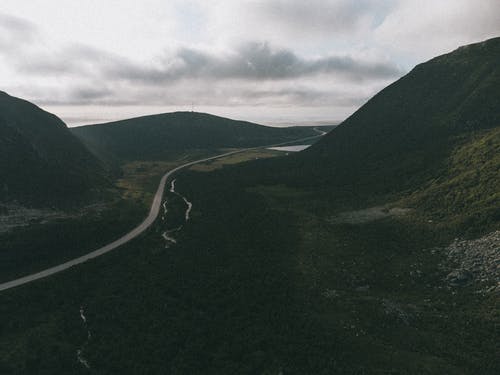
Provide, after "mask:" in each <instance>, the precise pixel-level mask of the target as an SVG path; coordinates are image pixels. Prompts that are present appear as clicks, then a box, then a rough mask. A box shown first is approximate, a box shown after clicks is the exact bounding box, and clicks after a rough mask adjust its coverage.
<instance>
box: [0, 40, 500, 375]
mask: <svg viewBox="0 0 500 375" xmlns="http://www.w3.org/2000/svg"><path fill="white" fill-rule="evenodd" d="M499 46H500V39H494V40H490V41H487V42H485V43H483V44H479V45H472V46H469V47H467V48H462V49H459V50H457V51H455V52H453V53H451V54H449V55H445V56H441V57H438V58H436V59H433V60H431V61H430V62H428V63H426V64H423V65H421V66H419V67H417V68H415V70H414V71H412V72H411V73H410V74H409V75H408V76H406V77H403V78H402V79H401V80H400V81H398V82H397V83H395V84H393V85H391V86H390V87H388V88H387V89H385V90H383V91H382V92H381V93H380V94H378V95H376V96H375V97H374V98H373V99H372V100H371V101H370V102H368V103H367V104H366V105H365V106H364V107H363V108H362V109H360V111H358V112H357V113H356V114H354V115H353V116H352V117H351V118H350V119H348V120H347V121H346V122H345V123H344V124H342V125H340V126H339V127H338V128H336V129H335V130H333V131H332V132H331V134H330V135H328V136H326V137H325V139H323V140H321V141H320V142H319V143H318V144H317V145H315V146H313V147H311V149H310V151H309V150H308V151H305V152H303V153H300V154H299V155H295V156H291V157H272V158H269V159H261V158H260V157H263V156H273V155H274V153H271V154H269V153H267V151H265V152H262V153H259V154H258V155H260V156H259V159H258V160H255V157H256V156H255V155H256V154H255V152H250V153H246V154H243V155H238V156H236V155H234V156H233V157H231V158H228V160H226V161H218V162H214V163H207V164H206V165H203V166H198V167H196V168H192V169H190V170H187V171H183V172H181V173H180V174H179V175H178V176H177V182H176V186H177V188H176V189H177V191H178V192H180V193H181V194H183V195H185V196H186V197H188V199H189V200H190V201H191V202H193V204H194V206H193V211H192V213H191V220H189V221H188V222H184V220H183V218H182V214H183V213H184V210H185V208H186V207H185V204H184V203H183V200H182V199H179V197H175V196H173V195H172V194H170V195H169V198H170V199H169V205H168V210H167V215H166V222H165V221H163V220H158V221H157V222H156V223H155V224H154V226H153V227H152V228H150V229H149V230H148V232H147V233H145V234H144V235H142V236H140V237H138V238H136V239H135V240H134V241H132V242H131V243H129V244H127V245H125V246H123V247H122V248H120V249H119V250H118V251H115V252H112V253H110V254H108V255H106V256H104V257H101V258H97V259H95V260H94V261H92V262H88V263H86V264H83V265H82V266H81V267H78V268H75V269H74V270H71V271H68V272H63V273H60V274H57V275H54V276H53V277H50V278H47V279H43V280H40V281H38V282H36V283H33V284H32V285H27V286H24V287H20V288H16V289H11V290H7V291H5V292H3V293H2V294H0V322H2V323H1V325H0V333H1V334H0V372H1V373H5V374H33V373H37V374H67V373H81V374H86V373H97V374H116V373H119V374H144V373H151V374H157V373H170V374H234V373H238V374H255V373H260V374H279V373H283V374H332V373H333V374H335V373H339V374H380V373H390V374H443V373H444V374H471V375H472V374H485V375H489V374H498V373H499V372H500V365H499V363H498V360H497V358H498V331H497V328H498V325H499V324H500V314H499V313H498V311H500V309H499V308H500V306H499V305H498V302H499V301H498V298H497V296H496V295H494V294H492V293H489V292H485V291H484V290H481V289H479V288H477V285H476V284H474V283H469V284H464V285H462V286H452V285H451V284H450V283H449V282H448V281H447V279H446V277H447V274H448V271H449V270H448V267H449V264H448V263H447V262H448V259H447V254H446V251H445V249H444V247H445V246H446V245H448V244H449V243H450V242H451V241H452V240H453V239H454V238H455V237H459V236H460V237H461V236H464V235H467V236H477V235H480V234H482V233H485V232H488V231H491V230H494V229H498V228H499V224H498V203H499V202H498V186H500V181H499V173H498V172H499V166H500V160H499V158H498V155H499V153H498V151H499V149H500V142H499V138H500V137H499V128H498V126H499V122H498V117H499V112H498V109H499V108H500V106H499V105H498V100H499V99H498V98H499V97H500V96H499V95H496V94H498V87H500V86H499V85H498V83H499V81H498V78H499V70H498V64H497V62H498V51H499ZM417 109H418V110H417ZM187 115H188V114H183V115H179V116H187ZM193 116H194V115H193ZM110 128H111V127H110ZM120 147H121V146H120ZM158 150H159V149H158ZM135 152H137V153H136V154H135V155H136V156H137V155H140V152H141V151H140V150H137V151H135ZM143 156H144V157H146V156H145V155H141V156H140V157H138V159H140V158H141V157H143ZM157 156H158V157H160V153H158V154H156V155H155V157H157ZM120 157H121V156H120ZM147 157H151V155H149V156H147ZM161 165H163V164H162V163H160V162H151V161H148V162H144V160H142V161H141V160H140V161H131V162H130V163H128V164H126V166H125V168H124V171H125V173H126V174H129V173H130V174H131V175H133V176H134V178H129V179H127V183H122V185H121V186H122V187H123V188H124V189H125V190H124V194H130V195H129V196H130V197H133V199H135V200H137V202H142V203H141V204H142V205H143V203H144V202H145V201H146V200H147V193H144V192H141V189H144V187H147V186H150V184H152V183H153V178H152V176H149V175H148V173H146V172H145V168H146V169H147V168H152V169H151V170H153V171H154V170H157V169H159V167H160V166H161ZM141 186H143V188H141ZM374 206H375V207H374ZM373 212H375V213H376V214H371V213H373ZM379 213H382V214H379ZM353 218H354V219H355V220H353ZM178 225H183V227H182V229H181V230H180V231H178V232H176V234H175V235H176V240H177V243H176V244H175V245H171V246H169V247H166V246H165V240H164V238H163V237H162V233H163V232H164V231H165V230H166V229H172V228H175V227H177V226H178ZM81 308H83V310H84V311H85V316H86V318H87V327H88V329H89V330H90V331H91V337H90V339H88V335H87V331H86V328H85V327H84V326H83V324H82V321H81V317H80V309H81ZM87 339H88V340H89V341H88V343H87V344H86V345H85V349H84V351H83V355H84V356H85V358H86V359H87V360H88V362H89V364H90V369H87V368H85V366H83V365H82V364H81V363H79V362H78V360H77V355H76V353H77V350H79V349H81V348H82V344H83V343H84V342H86V340H87Z"/></svg>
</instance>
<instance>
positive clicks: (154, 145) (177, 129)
mask: <svg viewBox="0 0 500 375" xmlns="http://www.w3.org/2000/svg"><path fill="white" fill-rule="evenodd" d="M71 131H72V132H73V134H75V135H76V136H77V137H79V138H80V139H81V140H82V141H83V142H84V143H85V144H86V145H87V146H88V147H89V148H90V149H92V150H94V151H95V152H96V153H98V154H99V155H100V156H101V158H102V159H107V160H109V159H110V158H112V157H113V156H114V157H116V158H119V159H122V160H137V159H155V158H161V157H162V156H163V155H165V153H166V152H169V151H176V150H185V149H196V148H204V149H206V148H221V147H250V146H258V145H265V144H271V143H277V142H283V141H287V140H293V139H297V138H301V137H308V136H314V135H317V134H318V133H317V132H315V131H314V130H313V129H312V128H307V127H292V128H272V127H268V126H262V125H257V124H254V123H250V122H245V121H235V120H231V119H227V118H223V117H218V116H213V115H210V114H206V113H197V112H174V113H164V114H158V115H152V116H144V117H138V118H133V119H128V120H122V121H116V122H110V123H106V124H98V125H88V126H81V127H77V128H72V129H71Z"/></svg>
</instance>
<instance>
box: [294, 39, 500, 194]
mask: <svg viewBox="0 0 500 375" xmlns="http://www.w3.org/2000/svg"><path fill="white" fill-rule="evenodd" d="M499 62H500V38H495V39H491V40H488V41H485V42H482V43H477V44H473V45H469V46H466V47H461V48H459V49H457V50H455V51H453V52H451V53H449V54H446V55H443V56H439V57H436V58H434V59H432V60H430V61H428V62H426V63H423V64H420V65H418V66H416V67H415V68H414V69H413V70H412V71H411V72H410V73H409V74H407V75H406V76H404V77H403V78H401V79H400V80H398V81H396V82H395V83H393V84H391V85H390V86H388V87H387V88H385V89H383V90H382V91H381V92H380V93H378V94H377V95H375V96H374V97H373V98H372V99H371V100H370V101H368V102H367V103H366V104H365V105H364V106H363V107H362V108H360V109H359V110H358V111H356V113H354V114H353V115H352V116H351V117H349V118H348V119H347V120H346V121H344V122H343V123H342V124H341V125H340V126H338V127H337V128H336V129H335V130H334V131H332V132H331V133H330V134H329V135H328V136H326V137H324V138H323V139H322V140H321V141H320V142H318V143H317V144H316V145H315V146H314V147H311V148H310V149H309V150H307V151H306V152H305V153H304V155H303V158H308V159H314V160H317V158H321V159H323V160H324V161H325V162H324V163H319V164H321V165H324V166H325V168H324V169H322V170H321V171H318V173H320V174H327V175H328V178H329V179H330V180H335V181H338V180H339V179H345V178H349V179H351V180H352V181H353V182H356V184H357V185H358V188H359V189H364V190H367V191H370V192H373V191H374V190H377V191H385V190H387V189H389V190H394V189H401V188H411V187H413V186H414V184H415V183H420V182H421V180H422V178H425V179H428V178H430V177H434V176H435V175H436V174H440V173H441V172H442V169H441V168H442V167H444V166H446V160H447V158H448V157H449V156H450V154H451V153H452V150H453V149H454V148H455V147H456V146H457V145H458V143H459V142H460V139H461V137H464V136H466V135H469V134H474V133H475V132H480V131H482V130H486V129H491V128H494V127H497V126H499V125H500V69H499ZM317 164H318V163H317Z"/></svg>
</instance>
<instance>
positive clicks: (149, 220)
mask: <svg viewBox="0 0 500 375" xmlns="http://www.w3.org/2000/svg"><path fill="white" fill-rule="evenodd" d="M314 130H315V131H316V132H318V133H321V134H319V135H315V136H312V137H307V138H301V139H296V140H294V141H287V142H282V143H278V144H274V145H267V146H258V147H251V148H245V149H241V150H237V151H231V152H226V153H224V154H220V155H216V156H212V157H209V158H205V159H200V160H195V161H192V162H189V163H186V164H182V165H180V166H178V167H176V168H174V169H171V170H170V171H168V172H167V173H166V174H165V175H164V176H163V177H162V178H161V180H160V184H159V185H158V189H157V190H156V194H155V196H154V199H153V203H152V204H151V210H150V211H149V215H148V216H147V217H146V219H145V220H144V221H143V222H142V223H141V224H139V225H138V226H137V227H135V228H134V229H132V230H131V231H130V232H128V233H127V234H125V235H124V236H123V237H120V238H119V239H117V240H116V241H113V242H111V243H109V244H107V245H105V246H103V247H101V248H99V249H97V250H94V251H92V252H90V253H88V254H85V255H82V256H80V257H78V258H75V259H72V260H69V261H67V262H64V263H61V264H59V265H57V266H54V267H50V268H47V269H45V270H43V271H40V272H37V273H33V274H31V275H27V276H24V277H21V278H19V279H15V280H11V281H8V282H6V283H3V284H0V291H3V290H7V289H10V288H14V287H16V286H20V285H23V284H26V283H29V282H31V281H35V280H38V279H43V278H45V277H47V276H50V275H53V274H55V273H58V272H61V271H64V270H67V269H68V268H71V267H73V266H76V265H78V264H81V263H84V262H86V261H88V260H90V259H93V258H97V257H98V256H101V255H103V254H106V253H108V252H110V251H111V250H114V249H116V248H117V247H119V246H121V245H123V244H125V243H127V242H129V241H130V240H132V239H134V238H135V237H137V236H138V235H140V234H141V233H142V232H144V231H145V230H146V229H148V228H149V227H150V226H151V224H153V222H154V221H155V220H156V217H157V216H158V213H159V212H160V206H161V202H162V200H163V192H164V190H165V184H166V183H167V180H168V179H169V178H170V177H171V176H172V175H173V174H174V173H176V172H178V171H179V170H181V169H184V168H187V167H190V166H192V165H194V164H199V163H204V162H207V161H210V160H214V159H219V158H223V157H225V156H229V155H233V154H237V153H241V152H246V151H250V150H256V149H260V148H267V147H275V146H284V145H287V144H290V143H296V142H301V141H307V140H310V139H314V138H318V137H321V136H322V135H324V134H325V132H323V131H321V130H318V129H316V128H315V129H314Z"/></svg>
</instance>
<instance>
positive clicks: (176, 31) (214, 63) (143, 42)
mask: <svg viewBox="0 0 500 375" xmlns="http://www.w3.org/2000/svg"><path fill="white" fill-rule="evenodd" d="M494 36H500V0H385V1H384V0H378V1H375V0H297V1H296V0H287V1H284V0H262V1H244V0H226V1H222V0H213V1H211V0H183V1H180V0H179V1H177V0H140V1H137V0H85V1H68V0H1V2H0V79H1V80H0V82H1V87H0V90H2V91H6V92H8V93H10V94H11V95H15V96H20V97H23V98H25V99H27V100H30V101H32V102H34V103H36V104H38V105H40V106H41V107H43V108H44V109H46V110H48V111H51V112H54V113H55V114H57V115H59V116H60V117H62V118H63V120H65V121H66V122H67V123H68V125H70V126H73V125H79V124H84V123H96V122H103V121H108V120H114V119H121V118H127V117H132V116H137V115H144V114H152V113H159V112H169V111H174V110H191V109H194V110H195V111H204V112H211V113H215V114H218V115H223V116H229V117H232V118H238V119H245V120H251V121H256V122H261V123H266V124H277V125H286V124H297V123H298V124H307V123H310V124H315V123H319V122H325V123H328V122H338V121H341V120H343V119H344V118H345V117H347V116H348V115H349V114H351V113H352V112H354V111H355V110H356V109H357V108H359V106H360V105H362V104H363V103H364V102H365V101H366V100H367V99H368V98H369V97H370V96H372V95H373V94H374V93H376V92H377V91H378V90H380V89H381V88H383V87H384V86H386V85H387V84H388V83H390V82H392V81H394V80H396V79H397V78H399V77H401V76H402V75H404V74H406V73H407V72H408V71H409V70H410V69H411V68H412V67H413V66H415V65H416V64H418V63H420V62H423V61H425V60H427V59H429V58H431V57H433V56H435V55H438V54H442V53H445V52H448V51H451V50H453V49H455V48H457V47H458V46H460V45H463V44H468V43H473V42H477V41H481V40H484V39H487V38H491V37H494Z"/></svg>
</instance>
